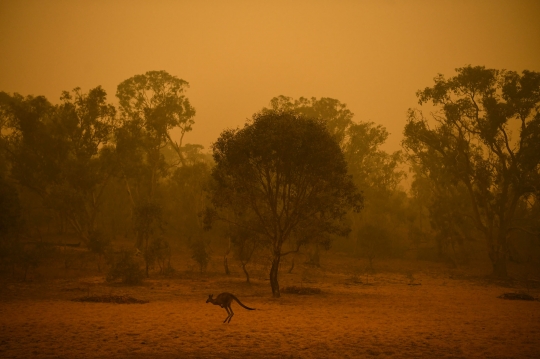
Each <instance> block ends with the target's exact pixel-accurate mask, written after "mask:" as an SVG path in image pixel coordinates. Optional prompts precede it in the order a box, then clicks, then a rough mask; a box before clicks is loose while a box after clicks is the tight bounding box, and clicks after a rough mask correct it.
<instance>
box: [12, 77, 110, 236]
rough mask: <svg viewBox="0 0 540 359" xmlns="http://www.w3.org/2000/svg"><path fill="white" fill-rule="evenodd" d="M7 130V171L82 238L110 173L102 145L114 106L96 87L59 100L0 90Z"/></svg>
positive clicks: (93, 220)
mask: <svg viewBox="0 0 540 359" xmlns="http://www.w3.org/2000/svg"><path fill="white" fill-rule="evenodd" d="M3 99H4V100H3V101H2V107H3V110H2V115H3V117H4V118H5V120H4V122H5V123H6V128H7V130H8V131H7V132H6V134H5V135H3V140H2V143H3V148H4V150H5V151H6V153H7V159H8V160H9V162H10V176H11V178H13V179H14V180H15V181H16V182H17V184H18V185H19V186H22V187H25V188H26V189H28V190H30V191H31V192H33V193H34V194H36V195H37V196H39V198H40V199H41V201H42V203H43V205H44V206H45V207H47V208H49V209H51V210H53V211H55V213H56V214H57V215H58V216H59V220H60V221H61V222H63V221H66V222H67V223H68V224H69V225H70V227H71V228H72V229H73V230H74V231H75V233H77V235H78V236H79V237H80V238H81V239H83V240H84V241H85V242H88V238H89V235H90V233H91V232H92V231H94V230H95V229H96V228H95V226H96V217H97V214H98V212H99V210H100V206H101V205H102V202H103V192H104V189H105V187H106V186H107V184H108V182H109V180H110V178H111V177H112V175H113V171H114V168H113V162H112V159H111V150H110V148H109V147H108V144H109V141H110V140H111V135H112V133H113V131H114V128H115V113H116V112H115V108H114V106H112V105H110V104H107V102H106V101H107V100H106V93H105V91H104V90H103V89H102V88H101V87H96V88H94V89H92V90H90V91H89V92H88V93H87V94H85V93H83V92H82V91H81V90H80V89H78V88H77V89H75V90H73V92H72V93H69V92H66V91H65V92H64V93H63V94H62V97H61V100H62V103H61V104H60V105H57V106H53V105H52V104H50V103H49V102H48V101H47V100H46V99H45V98H44V97H32V96H28V97H26V98H24V97H22V96H20V95H18V94H15V95H13V96H9V95H7V96H6V95H4V96H3Z"/></svg>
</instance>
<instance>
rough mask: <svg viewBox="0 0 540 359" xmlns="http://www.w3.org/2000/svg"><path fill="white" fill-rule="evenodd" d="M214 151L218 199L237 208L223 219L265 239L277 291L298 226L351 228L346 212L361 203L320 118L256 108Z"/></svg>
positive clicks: (219, 205) (332, 230) (330, 230)
mask: <svg viewBox="0 0 540 359" xmlns="http://www.w3.org/2000/svg"><path fill="white" fill-rule="evenodd" d="M213 156H214V160H215V162H216V166H215V167H214V169H213V171H212V176H213V178H214V180H215V187H214V188H213V192H212V200H213V204H214V206H215V208H216V209H217V210H218V211H219V210H223V209H232V210H233V211H234V213H236V214H238V215H237V216H235V219H234V220H231V219H230V218H229V219H227V218H226V217H225V216H222V217H221V218H222V219H225V220H228V221H234V223H233V224H235V225H237V226H239V227H244V228H247V229H249V230H251V231H253V232H255V233H258V234H259V235H261V236H263V237H264V238H266V239H267V241H268V243H269V247H270V248H271V255H272V266H271V269H270V285H271V288H272V294H273V296H274V297H279V296H280V289H279V282H278V269H279V263H280V260H281V258H282V257H283V256H284V255H287V254H288V252H283V244H284V243H285V242H286V241H287V240H288V239H290V238H291V236H293V235H294V231H295V230H296V229H299V228H302V227H304V228H309V229H310V230H311V233H318V235H319V236H324V235H330V234H345V233H347V227H346V226H345V225H344V223H343V222H342V221H341V220H342V219H343V216H344V215H345V214H346V213H347V210H349V209H351V208H352V209H354V210H356V211H359V210H360V209H361V208H362V204H363V197H362V195H361V194H359V193H358V192H357V191H356V187H355V185H354V184H353V182H352V179H351V177H350V176H349V175H348V173H347V164H346V162H345V159H344V156H343V153H342V152H341V149H340V147H339V145H338V143H337V141H336V139H335V138H334V137H333V136H331V135H330V133H329V132H328V130H327V128H326V125H325V123H324V122H322V121H320V120H313V119H308V118H306V117H305V116H302V115H298V114H295V113H291V112H272V111H265V112H264V113H259V114H255V115H254V116H253V119H252V121H251V122H248V123H247V124H246V125H245V127H244V128H242V129H237V130H226V131H224V132H223V133H222V134H221V136H220V137H219V139H218V140H217V141H216V142H215V143H214V145H213ZM244 213H246V214H248V215H242V214H244ZM214 214H215V215H217V216H219V212H217V213H216V212H215V213H214ZM243 219H245V220H243ZM301 239H303V238H301Z"/></svg>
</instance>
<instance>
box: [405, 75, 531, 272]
mask: <svg viewBox="0 0 540 359" xmlns="http://www.w3.org/2000/svg"><path fill="white" fill-rule="evenodd" d="M456 72H457V74H456V75H455V76H453V77H451V78H449V79H445V77H444V76H443V75H438V76H437V77H436V78H435V85H434V86H433V87H427V88H426V89H424V90H422V91H418V93H417V96H418V98H419V103H420V104H424V103H427V102H431V103H432V104H433V106H435V107H436V108H437V110H438V111H437V112H435V113H433V116H432V117H431V118H430V119H427V118H425V117H424V116H423V114H422V112H420V111H416V110H410V111H409V119H408V122H407V125H406V127H405V131H404V134H405V139H404V141H403V145H404V147H405V148H406V149H407V150H408V151H409V154H410V158H411V160H412V161H414V162H415V163H416V164H417V165H418V166H417V167H415V168H416V169H418V170H419V171H422V173H423V174H424V175H425V176H426V177H427V178H429V179H430V180H431V181H438V180H439V178H445V179H446V181H445V182H447V183H450V184H452V185H453V186H455V187H457V186H464V187H465V189H466V192H467V197H468V199H469V201H470V207H469V208H470V210H468V211H467V212H466V213H463V214H462V215H463V216H466V217H468V218H469V219H470V220H471V221H472V223H473V224H474V226H475V227H476V229H477V230H478V231H479V232H480V233H481V234H482V236H483V237H484V239H485V241H486V245H487V252H488V254H489V258H490V260H491V263H492V266H493V273H494V274H495V275H496V276H501V277H503V276H506V275H507V260H508V257H509V238H510V237H509V235H510V233H511V232H512V231H514V230H522V231H530V230H531V228H527V227H528V226H521V225H520V224H519V221H518V218H516V216H517V215H518V214H519V212H518V211H517V209H518V208H519V207H520V204H521V203H522V202H523V201H524V200H526V199H528V200H529V201H532V202H531V203H536V202H537V200H538V193H539V192H538V191H539V183H540V171H539V165H540V114H539V112H538V108H539V103H540V74H539V73H536V72H530V71H523V73H522V74H518V73H516V72H513V71H505V70H501V71H499V70H495V69H486V68H485V67H483V66H476V67H472V66H467V67H463V68H458V69H456ZM432 126H433V127H432Z"/></svg>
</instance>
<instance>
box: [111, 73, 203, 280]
mask: <svg viewBox="0 0 540 359" xmlns="http://www.w3.org/2000/svg"><path fill="white" fill-rule="evenodd" d="M188 87H189V84H188V83H187V82H186V81H184V80H182V79H179V78H177V77H176V76H172V75H170V74H168V73H167V72H165V71H148V72H146V73H145V74H143V75H135V76H133V77H131V78H129V79H127V80H125V81H123V82H122V83H120V84H119V85H118V89H117V93H116V96H117V97H118V99H119V104H120V113H121V115H122V126H121V127H120V128H119V130H118V131H117V136H116V139H117V153H118V155H119V160H120V162H121V171H122V177H123V179H124V182H125V186H126V189H127V192H128V194H129V198H130V201H131V205H132V218H133V221H134V229H135V232H136V237H137V240H136V246H137V248H139V249H141V250H142V251H143V252H144V253H145V254H144V258H145V260H146V274H147V275H148V269H149V265H150V263H149V261H150V258H151V255H150V252H149V243H150V242H152V241H155V240H157V237H156V236H157V233H158V232H159V231H160V230H161V226H162V224H163V199H162V198H158V196H157V186H158V184H159V183H160V181H161V182H163V180H164V179H165V178H166V177H168V176H169V175H170V173H171V171H170V170H171V168H175V167H178V166H180V165H181V164H184V163H185V159H184V155H183V153H182V141H183V138H184V135H185V133H186V132H189V131H191V128H192V127H191V126H192V124H193V123H194V120H193V117H194V116H195V109H194V108H193V107H192V106H191V104H190V102H189V99H188V98H187V97H186V96H185V95H184V92H185V90H186V89H187V88H188ZM173 130H175V131H179V132H180V137H179V139H178V140H176V141H175V140H174V139H173V135H172V134H171V133H172V131H173ZM170 149H172V150H174V152H175V153H176V155H177V157H176V160H172V161H167V158H166V154H167V151H168V150H170ZM169 159H170V158H169Z"/></svg>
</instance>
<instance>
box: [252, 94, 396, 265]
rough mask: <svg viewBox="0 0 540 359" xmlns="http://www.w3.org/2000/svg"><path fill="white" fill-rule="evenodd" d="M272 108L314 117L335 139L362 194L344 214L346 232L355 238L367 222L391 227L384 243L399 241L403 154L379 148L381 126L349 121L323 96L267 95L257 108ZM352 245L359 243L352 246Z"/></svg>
mask: <svg viewBox="0 0 540 359" xmlns="http://www.w3.org/2000/svg"><path fill="white" fill-rule="evenodd" d="M272 111H277V112H287V111H293V112H295V113H297V114H301V115H304V116H307V117H309V118H316V119H319V120H321V121H323V122H324V123H325V124H326V127H327V128H328V130H329V131H330V133H331V134H332V135H333V136H334V138H335V139H336V140H337V141H338V143H339V145H340V147H341V149H342V151H343V153H344V155H345V159H346V161H347V165H348V169H349V173H350V174H352V175H353V181H354V183H355V184H356V186H357V187H358V188H359V189H360V190H361V191H362V193H363V195H364V198H365V201H364V210H363V211H362V212H361V213H358V214H354V213H351V215H350V219H351V221H352V223H351V224H352V230H353V232H354V234H353V236H351V238H356V237H357V235H356V232H359V231H361V227H362V226H364V225H367V224H369V225H371V226H378V227H380V229H381V230H385V231H386V230H388V229H389V228H390V229H391V231H392V235H391V236H390V237H391V238H392V239H393V240H392V241H391V242H390V243H391V245H388V246H386V247H387V248H388V249H389V250H390V249H392V248H393V247H396V246H401V247H403V246H404V245H403V243H401V242H400V240H399V239H403V238H402V237H403V234H402V232H403V231H402V230H401V228H400V227H402V225H403V224H404V213H405V207H406V203H405V202H406V195H405V193H404V192H403V191H402V190H401V189H400V188H399V184H400V182H401V180H402V179H403V178H404V177H405V173H404V171H403V169H402V168H401V166H402V163H403V159H402V155H401V152H400V151H396V152H394V153H391V154H389V153H387V152H385V151H383V150H381V146H382V145H383V144H384V143H385V142H386V140H387V139H388V135H389V133H388V131H387V130H386V128H384V126H381V125H376V124H374V123H373V122H362V121H355V120H354V114H353V113H352V112H351V111H350V110H349V109H348V108H347V105H346V104H344V103H341V102H340V101H339V100H336V99H332V98H327V97H322V98H320V99H317V98H315V97H312V98H309V99H308V98H305V97H300V98H299V99H293V98H291V97H287V96H277V97H274V98H272V99H271V100H270V107H269V108H264V109H263V111H262V113H271V112H272ZM358 243H360V242H355V241H353V245H355V246H356V244H358ZM345 247H349V246H348V245H345ZM316 249H318V247H316ZM354 250H355V251H358V250H361V249H360V248H358V247H357V246H356V247H355V248H354ZM391 254H392V251H387V252H385V253H381V256H385V255H391Z"/></svg>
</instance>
